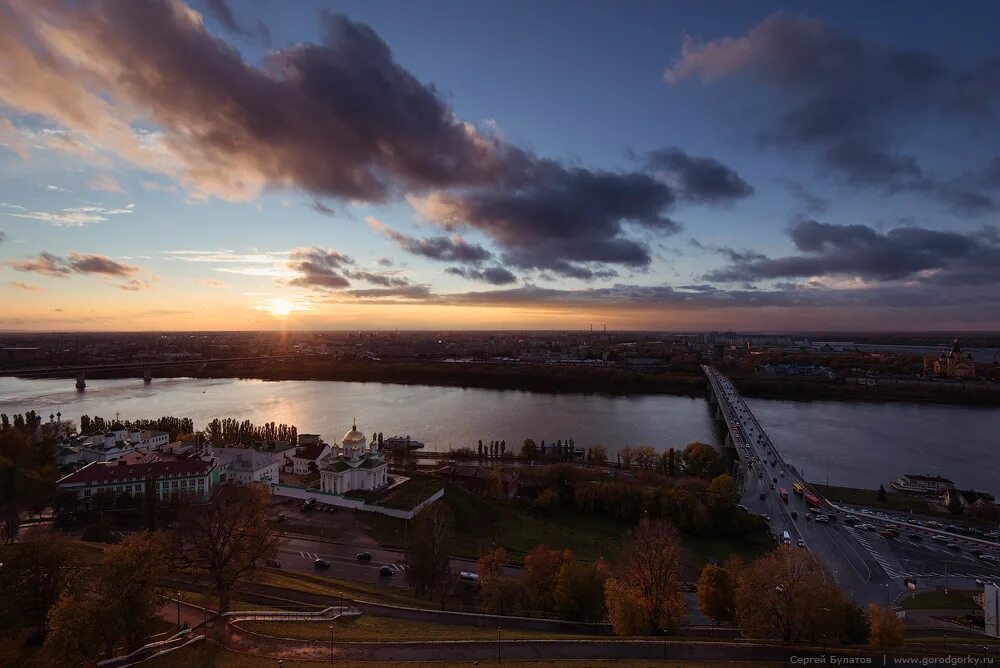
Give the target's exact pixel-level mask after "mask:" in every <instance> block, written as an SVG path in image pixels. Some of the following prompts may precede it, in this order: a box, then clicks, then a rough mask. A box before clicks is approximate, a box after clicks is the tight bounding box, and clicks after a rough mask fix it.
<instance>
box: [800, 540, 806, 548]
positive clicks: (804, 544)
mask: <svg viewBox="0 0 1000 668" xmlns="http://www.w3.org/2000/svg"><path fill="white" fill-rule="evenodd" d="M805 546H806V542H805V541H804V540H802V539H801V538H799V547H805Z"/></svg>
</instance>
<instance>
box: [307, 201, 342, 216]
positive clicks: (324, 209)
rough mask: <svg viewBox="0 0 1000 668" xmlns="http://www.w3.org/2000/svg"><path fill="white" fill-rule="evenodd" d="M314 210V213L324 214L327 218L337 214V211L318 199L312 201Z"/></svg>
mask: <svg viewBox="0 0 1000 668" xmlns="http://www.w3.org/2000/svg"><path fill="white" fill-rule="evenodd" d="M312 208H313V210H314V211H317V212H319V213H322V214H323V215H326V216H332V215H333V214H335V213H336V211H334V210H333V209H331V208H330V207H328V206H327V205H326V204H323V202H320V201H319V200H318V199H314V200H313V201H312Z"/></svg>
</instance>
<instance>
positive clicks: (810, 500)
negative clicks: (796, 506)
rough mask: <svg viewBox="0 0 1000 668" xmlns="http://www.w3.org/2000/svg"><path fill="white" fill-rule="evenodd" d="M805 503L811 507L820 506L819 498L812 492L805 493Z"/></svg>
mask: <svg viewBox="0 0 1000 668" xmlns="http://www.w3.org/2000/svg"><path fill="white" fill-rule="evenodd" d="M806 505H807V506H810V507H812V508H819V507H820V502H819V499H817V498H816V497H815V496H813V495H812V494H806Z"/></svg>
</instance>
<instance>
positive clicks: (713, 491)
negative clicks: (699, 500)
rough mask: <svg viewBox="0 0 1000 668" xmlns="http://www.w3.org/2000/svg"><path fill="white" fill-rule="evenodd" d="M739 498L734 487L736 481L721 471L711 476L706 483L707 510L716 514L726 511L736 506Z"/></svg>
mask: <svg viewBox="0 0 1000 668" xmlns="http://www.w3.org/2000/svg"><path fill="white" fill-rule="evenodd" d="M738 499H739V492H738V491H737V488H736V481H735V480H733V479H732V478H731V477H730V476H728V475H726V474H725V473H723V474H722V475H717V476H715V477H714V478H712V482H710V483H708V490H707V492H706V498H705V500H706V503H707V504H708V508H709V510H711V511H712V512H714V513H716V514H722V513H727V512H729V511H731V510H732V509H733V508H735V507H736V501H737V500H738Z"/></svg>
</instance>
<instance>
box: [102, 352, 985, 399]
mask: <svg viewBox="0 0 1000 668" xmlns="http://www.w3.org/2000/svg"><path fill="white" fill-rule="evenodd" d="M153 375H154V377H160V378H219V379H222V378H230V379H257V380H268V381H291V380H303V381H305V380H316V381H340V382H356V383H390V384H396V385H426V386H434V387H464V388H479V389H486V390H518V391H526V392H539V393H551V394H602V395H609V396H634V395H645V394H648V395H658V394H659V395H662V394H666V395H675V396H684V397H702V396H704V395H705V389H706V381H705V378H704V376H703V375H702V374H701V373H700V371H697V372H696V371H693V370H668V371H663V370H656V371H646V370H636V369H622V368H618V367H598V366H569V365H556V364H551V365H550V364H525V365H514V364H497V363H487V362H408V361H365V360H333V359H329V360H328V359H323V358H319V359H317V358H310V359H308V360H304V359H303V360H295V359H291V360H273V361H272V360H268V361H262V362H249V363H247V362H242V363H240V364H239V365H235V364H233V365H230V364H213V365H210V366H208V367H206V368H204V369H202V368H199V367H198V366H196V365H191V366H174V367H164V368H154V370H153ZM87 376H88V378H91V379H96V378H137V377H142V371H141V370H125V371H100V372H88V374H87ZM730 377H731V379H732V380H733V382H734V383H735V384H736V386H737V387H738V388H739V390H740V391H741V392H742V393H743V394H744V395H746V396H747V397H756V398H764V399H780V400H787V401H810V400H832V401H852V402H855V401H857V402H885V401H890V402H906V403H916V404H948V405H962V406H993V407H1000V384H992V385H986V384H983V383H964V384H963V383H949V382H911V381H882V382H879V383H878V384H875V385H859V384H858V383H857V382H856V381H855V380H854V379H849V380H847V381H844V380H841V381H838V382H821V381H809V380H801V379H775V378H766V377H762V376H756V375H752V376H751V375H742V376H739V375H731V376H730Z"/></svg>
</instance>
